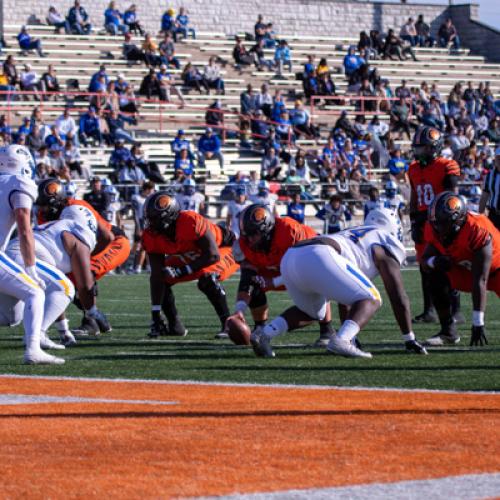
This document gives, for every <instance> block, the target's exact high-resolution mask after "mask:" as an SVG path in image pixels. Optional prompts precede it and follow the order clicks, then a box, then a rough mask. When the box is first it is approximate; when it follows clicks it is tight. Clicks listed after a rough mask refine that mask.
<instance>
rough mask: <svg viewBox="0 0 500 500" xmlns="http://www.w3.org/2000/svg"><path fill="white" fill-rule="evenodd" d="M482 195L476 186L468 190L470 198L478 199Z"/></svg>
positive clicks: (481, 191)
mask: <svg viewBox="0 0 500 500" xmlns="http://www.w3.org/2000/svg"><path fill="white" fill-rule="evenodd" d="M482 194H483V190H482V189H481V188H480V187H479V186H478V185H475V186H472V187H471V188H470V192H469V197H470V198H480V197H481V195H482Z"/></svg>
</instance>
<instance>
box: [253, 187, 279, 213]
mask: <svg viewBox="0 0 500 500" xmlns="http://www.w3.org/2000/svg"><path fill="white" fill-rule="evenodd" d="M277 198H278V197H277V196H276V195H275V194H272V193H271V189H270V187H269V182H267V181H266V180H264V179H262V180H261V181H259V184H258V185H257V193H256V194H253V195H251V196H250V201H251V202H252V203H254V204H259V205H264V206H266V207H267V208H268V209H269V210H270V211H271V212H272V213H273V214H274V215H278V209H277V207H276V200H277Z"/></svg>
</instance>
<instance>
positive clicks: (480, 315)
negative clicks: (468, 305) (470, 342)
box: [472, 311, 484, 326]
mask: <svg viewBox="0 0 500 500" xmlns="http://www.w3.org/2000/svg"><path fill="white" fill-rule="evenodd" d="M472 325H473V326H484V311H472Z"/></svg>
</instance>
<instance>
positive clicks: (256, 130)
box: [250, 109, 269, 147]
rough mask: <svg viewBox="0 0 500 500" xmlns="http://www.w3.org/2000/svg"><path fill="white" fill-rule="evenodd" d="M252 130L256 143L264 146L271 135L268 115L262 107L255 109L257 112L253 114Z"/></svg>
mask: <svg viewBox="0 0 500 500" xmlns="http://www.w3.org/2000/svg"><path fill="white" fill-rule="evenodd" d="M250 130H251V132H252V138H253V140H254V145H256V146H260V147H264V144H265V141H266V139H267V137H268V136H269V123H267V120H266V117H265V116H264V114H263V112H262V110H261V109H257V110H255V113H254V114H253V115H252V118H251V120H250Z"/></svg>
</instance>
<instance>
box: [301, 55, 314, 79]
mask: <svg viewBox="0 0 500 500" xmlns="http://www.w3.org/2000/svg"><path fill="white" fill-rule="evenodd" d="M315 71H316V64H315V63H314V55H313V54H309V55H308V56H307V62H306V63H305V64H304V71H303V77H304V78H307V77H309V76H311V75H312V74H313V73H314V72H315Z"/></svg>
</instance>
